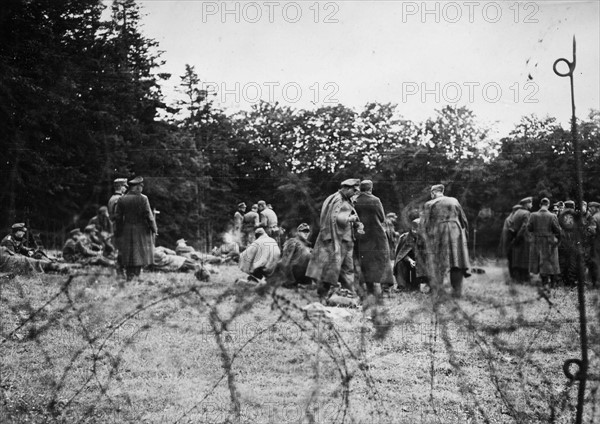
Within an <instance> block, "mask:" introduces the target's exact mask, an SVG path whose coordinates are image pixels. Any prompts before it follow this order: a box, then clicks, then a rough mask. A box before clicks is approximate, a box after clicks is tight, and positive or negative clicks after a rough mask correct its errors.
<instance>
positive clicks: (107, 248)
mask: <svg viewBox="0 0 600 424" xmlns="http://www.w3.org/2000/svg"><path fill="white" fill-rule="evenodd" d="M88 225H93V226H95V227H96V231H97V236H98V239H99V240H100V242H101V243H102V245H103V247H104V250H103V251H104V256H110V255H111V254H112V253H113V252H114V251H115V247H114V246H113V244H112V238H113V223H112V221H111V220H110V218H109V216H108V208H107V207H106V206H101V207H100V208H98V213H97V214H96V215H95V216H93V217H92V218H91V219H90V220H89V222H88Z"/></svg>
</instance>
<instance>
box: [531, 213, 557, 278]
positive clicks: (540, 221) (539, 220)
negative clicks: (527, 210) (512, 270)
mask: <svg viewBox="0 0 600 424" xmlns="http://www.w3.org/2000/svg"><path fill="white" fill-rule="evenodd" d="M527 230H528V231H529V232H530V233H531V243H530V250H529V272H531V273H533V274H541V275H558V274H560V267H559V264H558V241H559V239H560V225H559V224H558V217H557V216H556V215H554V214H553V213H552V212H550V211H548V210H547V209H540V210H539V211H537V212H534V213H532V214H531V215H530V216H529V223H528V224H527Z"/></svg>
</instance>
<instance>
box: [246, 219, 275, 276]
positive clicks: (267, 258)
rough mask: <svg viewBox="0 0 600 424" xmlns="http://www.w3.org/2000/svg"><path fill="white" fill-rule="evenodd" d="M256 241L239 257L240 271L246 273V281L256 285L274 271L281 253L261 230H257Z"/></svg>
mask: <svg viewBox="0 0 600 424" xmlns="http://www.w3.org/2000/svg"><path fill="white" fill-rule="evenodd" d="M255 236H256V239H255V240H254V241H253V242H252V244H251V245H250V246H248V248H247V249H246V250H244V251H243V252H242V254H241V255H240V264H239V266H240V269H241V270H242V271H243V272H245V273H247V274H248V275H249V276H248V281H251V282H254V283H257V282H259V281H260V280H261V279H262V278H263V277H268V276H270V275H271V274H272V273H273V271H274V270H275V266H276V264H277V261H279V258H280V256H281V251H280V250H279V246H278V245H277V242H276V241H275V240H274V239H273V238H271V237H269V235H268V234H267V233H266V232H265V230H264V229H263V228H257V229H256V232H255Z"/></svg>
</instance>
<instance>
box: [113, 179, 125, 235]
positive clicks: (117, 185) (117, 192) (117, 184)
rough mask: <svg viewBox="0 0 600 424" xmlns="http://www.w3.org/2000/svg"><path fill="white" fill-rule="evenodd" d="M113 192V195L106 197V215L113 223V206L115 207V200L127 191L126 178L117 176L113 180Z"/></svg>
mask: <svg viewBox="0 0 600 424" xmlns="http://www.w3.org/2000/svg"><path fill="white" fill-rule="evenodd" d="M113 187H114V192H113V195H112V196H111V197H110V199H108V217H109V218H110V220H111V221H112V223H113V227H114V222H115V208H116V207H117V202H118V201H119V199H120V198H121V196H123V194H125V192H126V191H127V188H128V186H127V178H117V179H115V181H114V182H113Z"/></svg>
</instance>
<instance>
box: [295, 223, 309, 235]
mask: <svg viewBox="0 0 600 424" xmlns="http://www.w3.org/2000/svg"><path fill="white" fill-rule="evenodd" d="M298 231H305V232H307V233H310V225H308V224H307V223H306V222H303V223H302V224H300V225H298Z"/></svg>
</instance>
